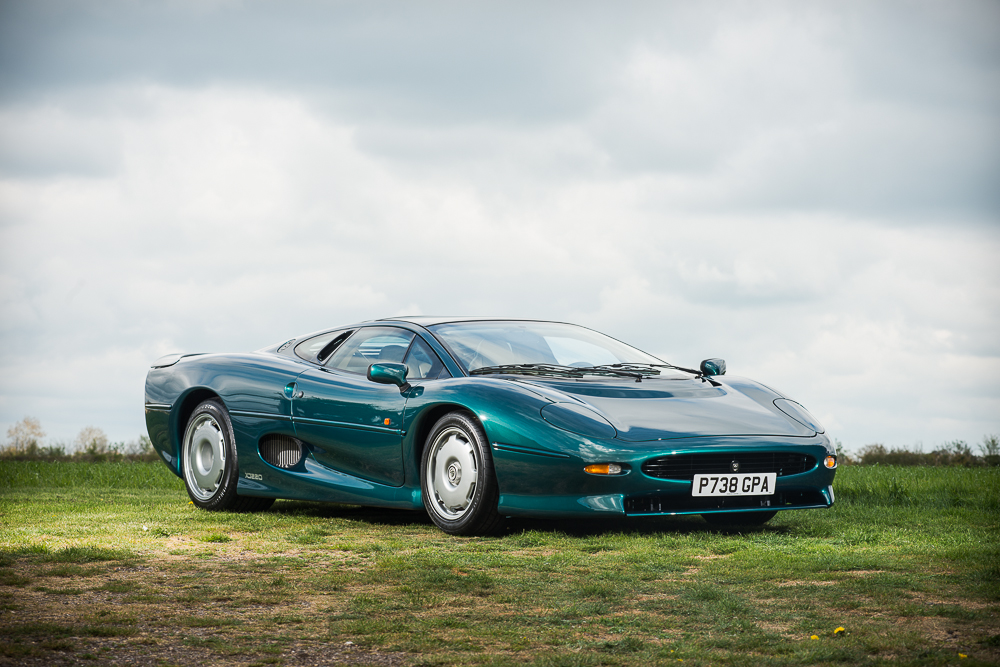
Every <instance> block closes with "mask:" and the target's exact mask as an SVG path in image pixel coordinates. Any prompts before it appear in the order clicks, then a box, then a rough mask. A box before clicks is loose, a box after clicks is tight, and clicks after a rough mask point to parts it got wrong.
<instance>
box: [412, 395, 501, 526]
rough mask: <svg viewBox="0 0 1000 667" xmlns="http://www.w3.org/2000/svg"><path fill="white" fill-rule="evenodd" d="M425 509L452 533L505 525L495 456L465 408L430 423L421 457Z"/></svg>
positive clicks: (439, 524) (437, 522) (484, 436)
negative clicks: (497, 481) (432, 423)
mask: <svg viewBox="0 0 1000 667" xmlns="http://www.w3.org/2000/svg"><path fill="white" fill-rule="evenodd" d="M420 490H421V494H422V496H423V500H424V508H425V509H426V510H427V514H429V515H430V517H431V521H433V522H434V523H435V524H436V525H437V526H438V528H440V529H441V530H443V531H444V532H446V533H448V534H450V535H488V534H492V533H495V532H497V531H498V530H500V528H501V527H502V526H503V517H502V516H500V513H499V512H498V511H497V501H498V499H499V492H498V489H497V483H496V476H495V475H494V472H493V457H492V456H491V455H490V448H489V443H488V441H487V439H486V434H485V433H483V429H482V427H480V425H479V423H478V422H476V421H475V419H473V418H472V417H471V416H469V415H468V414H466V413H464V412H451V413H449V414H447V415H445V416H444V417H442V418H441V419H439V420H438V421H437V423H436V424H434V428H432V429H431V434H430V435H429V436H428V437H427V443H426V445H425V446H424V452H423V455H422V456H421V458H420Z"/></svg>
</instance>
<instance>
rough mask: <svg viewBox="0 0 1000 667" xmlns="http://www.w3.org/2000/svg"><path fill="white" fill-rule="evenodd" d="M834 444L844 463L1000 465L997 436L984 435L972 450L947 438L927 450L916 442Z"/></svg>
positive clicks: (957, 441) (962, 443) (999, 447)
mask: <svg viewBox="0 0 1000 667" xmlns="http://www.w3.org/2000/svg"><path fill="white" fill-rule="evenodd" d="M836 444H837V459H838V461H839V462H840V463H841V464H845V465H862V466H870V465H891V466H965V467H967V468H968V467H978V466H1000V437H997V436H996V435H985V436H983V441H982V443H980V445H979V447H978V449H979V454H977V453H976V452H974V451H973V449H972V447H971V446H970V445H969V443H967V442H965V441H964V440H952V441H951V442H946V443H944V444H943V445H941V446H940V447H938V448H937V449H934V450H932V451H930V452H925V451H923V447H920V446H918V447H917V448H916V449H915V450H913V449H907V448H905V447H892V448H888V447H886V446H885V445H883V444H881V443H878V442H876V443H872V444H870V445H865V446H864V447H862V448H861V449H860V450H858V452H857V453H856V454H852V453H850V452H847V451H845V450H844V449H843V447H842V446H841V445H840V443H839V442H837V443H836Z"/></svg>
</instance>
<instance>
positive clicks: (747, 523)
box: [701, 510, 777, 528]
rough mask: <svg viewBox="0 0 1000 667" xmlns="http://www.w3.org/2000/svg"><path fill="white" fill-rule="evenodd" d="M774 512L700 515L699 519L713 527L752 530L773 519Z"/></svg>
mask: <svg viewBox="0 0 1000 667" xmlns="http://www.w3.org/2000/svg"><path fill="white" fill-rule="evenodd" d="M775 514H777V512H776V511H774V510H772V511H770V512H736V513H733V514H729V513H723V514H702V515H701V517H702V518H703V519H705V521H707V522H708V523H709V524H711V525H713V526H721V527H724V528H752V527H754V526H763V525H764V524H765V523H767V522H768V521H770V520H771V519H773V518H774V515H775Z"/></svg>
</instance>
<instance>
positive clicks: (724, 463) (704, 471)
mask: <svg viewBox="0 0 1000 667" xmlns="http://www.w3.org/2000/svg"><path fill="white" fill-rule="evenodd" d="M733 461H737V462H738V463H739V470H733ZM814 467H816V459H815V457H812V456H809V455H808V454H798V453H795V452H707V453H702V454H672V455H670V456H661V457H659V458H655V459H650V460H648V461H646V462H644V463H643V464H642V472H643V473H645V474H647V475H649V476H650V477H656V478H657V479H673V480H678V481H691V480H692V479H694V476H695V475H731V474H733V473H734V472H739V473H745V472H746V473H761V472H776V473H778V477H787V476H788V475H798V474H799V473H802V472H806V471H808V470H812V469H813V468H814Z"/></svg>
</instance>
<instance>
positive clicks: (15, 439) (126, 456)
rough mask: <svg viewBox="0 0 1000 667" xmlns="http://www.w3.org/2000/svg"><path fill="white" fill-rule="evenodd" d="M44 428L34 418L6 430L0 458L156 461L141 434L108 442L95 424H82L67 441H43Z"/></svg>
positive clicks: (148, 441) (25, 419) (22, 459)
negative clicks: (129, 438) (123, 439)
mask: <svg viewBox="0 0 1000 667" xmlns="http://www.w3.org/2000/svg"><path fill="white" fill-rule="evenodd" d="M44 438H45V431H44V430H42V425H41V423H40V422H39V421H38V420H37V419H35V418H34V417H25V418H24V419H22V420H21V421H19V422H17V423H16V424H14V425H13V426H11V427H10V428H8V429H7V443H6V445H5V446H3V447H2V448H0V458H2V459H6V460H11V459H13V460H16V461H88V462H101V461H156V460H157V459H158V458H159V457H158V456H157V455H156V451H155V450H154V449H153V443H152V442H150V440H149V438H148V437H146V436H145V435H140V436H139V437H138V438H136V439H135V440H132V441H129V442H111V441H109V440H108V436H107V434H105V433H104V431H102V430H101V429H99V428H97V427H96V426H85V427H84V428H82V429H81V430H80V432H79V433H78V434H77V436H76V439H75V440H73V441H72V442H71V443H64V442H59V443H52V444H44Z"/></svg>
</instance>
